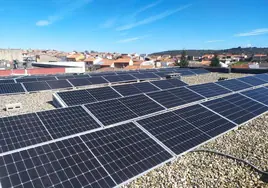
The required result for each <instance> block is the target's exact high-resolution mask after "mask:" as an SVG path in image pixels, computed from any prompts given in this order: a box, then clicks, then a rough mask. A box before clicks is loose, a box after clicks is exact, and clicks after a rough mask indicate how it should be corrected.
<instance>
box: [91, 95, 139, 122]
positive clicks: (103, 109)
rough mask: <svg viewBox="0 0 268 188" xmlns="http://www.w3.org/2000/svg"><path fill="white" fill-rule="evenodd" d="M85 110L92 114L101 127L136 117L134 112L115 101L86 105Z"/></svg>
mask: <svg viewBox="0 0 268 188" xmlns="http://www.w3.org/2000/svg"><path fill="white" fill-rule="evenodd" d="M86 108H87V109H88V110H89V111H90V112H91V113H92V114H94V116H95V117H96V118H98V120H100V121H101V122H102V124H103V125H111V124H114V123H118V122H122V121H126V120H129V119H133V118H136V117H137V115H136V114H135V113H134V112H132V111H131V110H130V109H129V108H128V107H126V106H125V105H124V104H122V103H121V102H120V101H118V100H117V99H114V100H110V101H104V102H98V103H93V104H88V105H86Z"/></svg>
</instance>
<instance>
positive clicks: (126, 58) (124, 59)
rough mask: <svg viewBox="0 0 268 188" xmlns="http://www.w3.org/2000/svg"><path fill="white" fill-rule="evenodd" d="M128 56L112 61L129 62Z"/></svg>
mask: <svg viewBox="0 0 268 188" xmlns="http://www.w3.org/2000/svg"><path fill="white" fill-rule="evenodd" d="M129 61H130V57H124V58H119V59H117V60H115V61H114V63H129Z"/></svg>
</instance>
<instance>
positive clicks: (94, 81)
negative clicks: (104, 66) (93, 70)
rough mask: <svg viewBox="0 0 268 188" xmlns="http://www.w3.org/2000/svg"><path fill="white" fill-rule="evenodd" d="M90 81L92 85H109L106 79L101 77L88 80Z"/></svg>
mask: <svg viewBox="0 0 268 188" xmlns="http://www.w3.org/2000/svg"><path fill="white" fill-rule="evenodd" d="M88 80H89V81H90V82H91V84H106V83H108V82H107V81H106V80H105V79H104V78H102V77H99V76H96V77H92V78H88Z"/></svg>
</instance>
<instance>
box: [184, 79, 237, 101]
mask: <svg viewBox="0 0 268 188" xmlns="http://www.w3.org/2000/svg"><path fill="white" fill-rule="evenodd" d="M187 88H189V89H191V90H193V91H195V92H196V93H198V94H200V95H202V96H204V97H206V98H209V97H215V96H218V95H223V94H227V93H231V92H232V91H230V90H228V89H225V88H223V87H222V86H219V85H217V84H215V83H207V84H200V85H192V86H188V87H187Z"/></svg>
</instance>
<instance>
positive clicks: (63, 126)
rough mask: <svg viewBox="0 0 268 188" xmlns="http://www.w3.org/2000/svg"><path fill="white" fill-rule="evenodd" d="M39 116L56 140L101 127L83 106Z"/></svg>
mask: <svg viewBox="0 0 268 188" xmlns="http://www.w3.org/2000/svg"><path fill="white" fill-rule="evenodd" d="M37 115H38V116H39V117H40V119H41V121H42V122H43V124H44V125H45V127H46V128H47V130H48V131H49V132H50V135H51V136H52V137H53V138H54V139H57V138H61V137H64V136H69V135H72V134H76V133H80V132H84V131H89V130H93V129H96V128H100V127H101V126H100V125H99V124H98V123H97V122H96V121H95V120H94V119H93V118H92V117H91V116H90V115H89V114H88V113H87V112H86V111H85V110H84V109H83V108H82V107H81V106H75V107H69V108H61V109H55V110H49V111H43V112H37Z"/></svg>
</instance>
